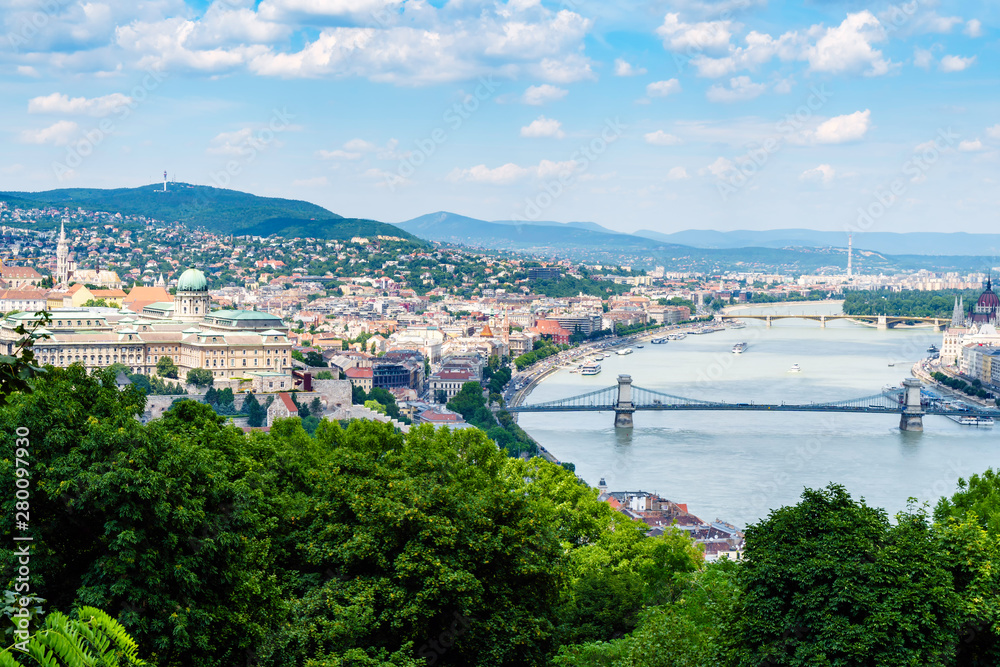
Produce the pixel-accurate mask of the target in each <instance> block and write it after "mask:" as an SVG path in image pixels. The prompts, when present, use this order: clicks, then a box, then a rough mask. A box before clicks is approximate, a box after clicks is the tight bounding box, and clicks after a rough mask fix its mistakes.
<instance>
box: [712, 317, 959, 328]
mask: <svg viewBox="0 0 1000 667" xmlns="http://www.w3.org/2000/svg"><path fill="white" fill-rule="evenodd" d="M718 317H719V318H720V319H722V320H761V321H763V322H765V323H767V326H771V323H772V322H776V321H777V320H793V319H795V320H812V321H814V322H819V325H820V326H821V327H824V328H825V327H826V323H827V322H830V321H831V320H854V321H855V322H866V323H868V324H874V325H875V326H876V327H877V328H879V329H891V328H892V327H894V326H896V325H899V324H931V325H933V326H934V328H935V329H938V330H943V329H944V328H945V327H946V326H948V324H949V323H950V322H951V320H950V319H947V318H944V317H907V316H902V315H719V316H718Z"/></svg>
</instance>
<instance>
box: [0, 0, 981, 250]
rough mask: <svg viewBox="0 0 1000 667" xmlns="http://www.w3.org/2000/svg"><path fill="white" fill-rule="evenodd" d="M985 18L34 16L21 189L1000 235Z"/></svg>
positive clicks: (724, 12) (692, 7)
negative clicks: (163, 191)
mask: <svg viewBox="0 0 1000 667" xmlns="http://www.w3.org/2000/svg"><path fill="white" fill-rule="evenodd" d="M997 18H998V10H997V9H996V8H995V7H991V6H990V5H989V4H988V3H985V2H974V3H966V4H961V5H960V4H959V3H956V2H939V3H932V2H918V1H917V0H913V2H910V3H901V4H897V5H892V4H885V3H882V4H878V3H876V4H864V5H863V4H860V3H856V2H843V3H841V2H823V3H819V2H815V3H811V4H810V5H808V6H806V7H797V6H794V5H792V4H791V3H777V2H775V3H770V4H768V3H763V2H757V1H752V0H743V1H740V0H736V1H735V2H693V1H683V2H682V1H674V2H642V3H640V2H631V3H626V4H619V5H616V6H613V7H610V6H603V5H601V4H599V3H592V2H582V1H581V2H570V1H568V0H566V1H564V2H563V3H562V4H561V5H560V4H558V3H539V2H532V1H531V0H516V1H511V2H508V3H495V4H493V3H481V2H446V3H442V2H433V3H424V2H409V1H405V2H381V1H378V0H372V1H370V2H354V3H347V2H339V1H336V2H335V1H332V0H312V1H308V0H265V2H260V3H252V2H251V3H246V2H238V1H237V2H215V3H211V4H208V3H197V2H188V3H184V2H179V1H177V0H172V1H166V2H161V3H154V4H150V5H144V6H143V7H142V8H134V7H132V6H130V5H127V4H126V3H121V2H105V3H94V4H87V5H82V4H80V3H59V2H55V1H53V2H49V3H45V2H19V3H16V5H12V6H11V7H10V8H9V10H8V11H6V12H5V17H4V25H3V29H4V35H5V37H4V39H2V40H0V60H2V61H3V62H4V64H5V67H4V69H3V74H2V77H3V79H4V83H5V89H6V90H7V91H8V95H6V96H5V97H4V99H3V100H2V101H0V108H2V109H3V111H4V113H5V116H6V117H7V118H8V119H9V122H8V124H7V127H6V128H5V132H4V133H3V135H2V139H0V142H2V145H3V150H4V154H5V155H6V156H7V159H6V160H4V162H3V164H2V165H0V176H2V179H0V180H2V183H3V186H2V189H4V190H45V189H52V188H60V187H131V186H136V185H140V184H143V183H155V182H158V181H159V180H160V179H161V174H162V171H163V169H164V167H166V168H167V170H168V172H169V173H170V176H171V178H177V179H178V180H182V181H186V182H190V183H198V184H205V185H215V186H218V187H230V188H234V189H239V190H244V191H248V192H253V193H255V194H260V195H268V196H281V197H289V198H296V199H305V200H308V201H312V202H315V203H317V204H320V205H323V206H325V207H327V208H329V209H330V210H332V211H334V212H336V213H339V214H341V215H345V216H356V217H366V218H375V219H379V220H385V221H390V222H398V221H402V220H406V219H409V218H412V217H416V216H418V215H421V214H424V213H429V212H432V211H437V210H449V211H453V212H456V213H460V214H463V215H469V216H472V217H476V218H481V219H487V220H493V219H518V218H522V219H526V220H532V219H539V220H558V221H570V220H589V221H594V222H598V223H600V224H602V225H604V226H606V227H609V228H611V229H615V230H619V231H626V232H631V231H635V230H637V229H642V228H645V229H652V230H655V231H661V232H672V231H678V230H682V229H689V228H702V229H704V228H712V229H720V230H730V229H776V228H792V227H796V228H799V227H808V228H814V229H825V230H830V231H844V232H845V233H847V232H854V233H856V234H857V233H862V232H865V231H886V232H901V231H947V230H952V231H968V232H986V231H990V229H991V223H992V222H993V221H994V218H995V216H994V214H993V211H994V210H995V207H996V204H997V203H998V202H997V199H998V198H997V195H996V194H995V185H996V182H997V178H998V175H1000V174H998V168H997V166H998V157H1000V151H998V148H1000V109H998V105H997V103H996V100H995V96H993V95H991V89H990V85H991V84H995V79H996V75H995V74H994V75H990V74H989V72H991V71H993V72H996V71H997V70H998V68H997V64H998V61H1000V59H998V57H997V45H998V41H997V38H996V32H995V29H994V28H995V26H996V24H997Z"/></svg>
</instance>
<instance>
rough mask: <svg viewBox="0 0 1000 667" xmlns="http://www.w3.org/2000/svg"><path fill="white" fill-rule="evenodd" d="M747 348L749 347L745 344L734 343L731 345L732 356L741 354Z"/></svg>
mask: <svg viewBox="0 0 1000 667" xmlns="http://www.w3.org/2000/svg"><path fill="white" fill-rule="evenodd" d="M748 347H750V346H749V345H747V344H746V343H736V345H733V354H743V353H744V352H745V351H746V349H747V348H748Z"/></svg>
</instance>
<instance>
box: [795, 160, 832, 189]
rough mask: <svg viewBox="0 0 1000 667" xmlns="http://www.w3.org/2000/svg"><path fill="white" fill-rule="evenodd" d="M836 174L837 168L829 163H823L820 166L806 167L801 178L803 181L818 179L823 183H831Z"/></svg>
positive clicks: (817, 180)
mask: <svg viewBox="0 0 1000 667" xmlns="http://www.w3.org/2000/svg"><path fill="white" fill-rule="evenodd" d="M836 175H837V170H836V169H834V168H833V167H831V166H830V165H828V164H821V165H819V166H818V167H813V168H812V169H806V170H805V171H804V172H802V175H801V176H799V179H800V180H803V181H816V182H819V183H822V184H823V185H829V184H830V183H832V182H833V178H834V176H836Z"/></svg>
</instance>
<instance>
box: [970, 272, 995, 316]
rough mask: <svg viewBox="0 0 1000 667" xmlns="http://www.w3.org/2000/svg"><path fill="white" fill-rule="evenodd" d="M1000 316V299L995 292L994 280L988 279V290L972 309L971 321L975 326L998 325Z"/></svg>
mask: <svg viewBox="0 0 1000 667" xmlns="http://www.w3.org/2000/svg"><path fill="white" fill-rule="evenodd" d="M998 316H1000V297H998V296H997V295H996V293H995V292H994V291H993V279H992V278H987V279H986V289H985V290H984V291H983V293H982V294H980V295H979V300H978V301H976V305H975V306H973V307H972V312H971V313H970V314H969V319H970V320H971V321H972V323H974V324H994V325H995V324H998V322H997V317H998Z"/></svg>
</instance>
